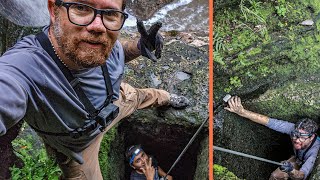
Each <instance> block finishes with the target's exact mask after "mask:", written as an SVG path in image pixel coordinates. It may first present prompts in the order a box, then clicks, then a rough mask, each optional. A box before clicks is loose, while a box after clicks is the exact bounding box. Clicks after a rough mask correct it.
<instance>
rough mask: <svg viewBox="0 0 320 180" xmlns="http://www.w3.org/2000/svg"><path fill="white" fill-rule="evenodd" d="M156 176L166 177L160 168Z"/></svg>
mask: <svg viewBox="0 0 320 180" xmlns="http://www.w3.org/2000/svg"><path fill="white" fill-rule="evenodd" d="M158 174H159V175H160V176H163V177H164V176H165V175H166V173H165V172H164V171H163V170H162V169H161V167H160V166H158Z"/></svg>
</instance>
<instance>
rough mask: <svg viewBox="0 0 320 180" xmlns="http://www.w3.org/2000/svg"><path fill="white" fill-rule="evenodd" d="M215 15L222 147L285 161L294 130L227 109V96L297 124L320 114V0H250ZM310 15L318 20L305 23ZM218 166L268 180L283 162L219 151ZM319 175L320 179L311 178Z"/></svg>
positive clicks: (217, 113) (217, 108)
mask: <svg viewBox="0 0 320 180" xmlns="http://www.w3.org/2000/svg"><path fill="white" fill-rule="evenodd" d="M228 2H230V3H231V4H232V5H230V6H224V7H221V8H218V9H217V11H216V12H215V40H214V41H215V65H214V68H215V72H214V73H215V77H214V80H215V82H214V83H215V97H214V101H215V122H214V123H215V142H214V143H215V145H217V146H221V147H224V148H227V149H232V150H235V151H240V152H243V153H247V154H251V155H255V156H258V157H263V158H267V159H271V160H274V161H281V160H285V159H287V158H288V157H289V156H290V154H291V153H292V145H291V142H290V138H289V137H288V136H287V135H282V134H280V133H277V132H274V131H272V130H270V129H268V128H266V127H263V126H261V125H258V124H255V123H253V122H250V121H248V120H246V119H244V118H241V117H239V116H237V115H235V114H232V113H229V112H227V111H225V110H224V109H223V106H224V105H223V102H222V98H223V97H224V96H225V95H226V94H227V93H229V94H232V95H238V96H240V97H241V98H242V100H243V104H244V107H245V108H247V109H249V110H251V111H255V112H258V113H261V114H265V115H268V116H270V117H273V118H277V119H284V120H287V121H290V122H293V123H294V122H296V121H298V120H299V119H300V118H302V117H310V118H312V119H314V120H315V121H316V122H319V117H320V113H319V110H320V91H319V87H320V75H319V72H320V68H319V66H320V58H319V55H320V54H319V52H320V51H319V50H320V42H319V40H320V39H319V37H320V36H319V35H320V26H319V24H320V19H319V17H320V14H319V13H320V3H319V1H312V0H310V1H293V0H285V1H257V0H250V1H249V0H243V1H240V2H239V3H238V4H235V3H232V1H228ZM305 20H310V22H311V21H312V22H313V25H302V24H301V23H302V22H303V21H305ZM215 163H217V164H221V165H223V166H225V167H227V168H228V169H229V170H230V171H232V172H234V173H235V174H236V175H237V176H238V177H239V178H245V179H257V178H258V179H268V177H269V175H270V173H271V172H272V171H273V170H274V169H275V168H277V166H276V165H271V164H268V163H263V162H260V161H256V160H252V159H248V158H243V157H239V156H236V155H230V154H226V153H223V152H218V151H215ZM312 178H315V177H314V176H312Z"/></svg>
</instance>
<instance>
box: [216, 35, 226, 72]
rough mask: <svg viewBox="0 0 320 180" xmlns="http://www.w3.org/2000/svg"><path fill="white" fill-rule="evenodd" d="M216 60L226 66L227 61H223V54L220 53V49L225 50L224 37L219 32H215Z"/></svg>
mask: <svg viewBox="0 0 320 180" xmlns="http://www.w3.org/2000/svg"><path fill="white" fill-rule="evenodd" d="M213 43H214V54H213V55H214V62H215V63H218V64H220V65H222V66H225V65H226V64H225V62H224V61H223V58H222V56H221V55H220V53H219V51H221V50H225V49H226V48H225V46H224V42H223V38H221V37H220V36H219V35H218V33H217V32H215V33H214V41H213Z"/></svg>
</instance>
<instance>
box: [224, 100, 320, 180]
mask: <svg viewBox="0 0 320 180" xmlns="http://www.w3.org/2000/svg"><path fill="white" fill-rule="evenodd" d="M227 102H228V106H227V107H225V108H224V109H225V110H228V111H230V112H233V113H236V114H238V115H239V116H242V117H245V118H247V119H249V120H251V121H253V122H255V123H258V124H262V125H264V126H267V127H268V128H270V129H272V130H275V131H278V132H281V133H285V134H288V135H290V137H291V141H292V144H293V149H294V153H295V155H294V156H292V157H290V158H289V159H288V160H286V161H284V162H283V163H282V165H281V166H280V167H279V168H277V169H276V170H275V171H273V172H272V173H271V176H270V178H269V179H270V180H277V179H288V178H291V179H307V177H308V176H309V175H310V173H311V171H312V169H313V166H314V163H315V161H316V158H317V154H318V150H319V147H320V141H317V134H316V131H317V130H318V125H317V123H316V122H315V121H313V120H311V119H309V118H304V119H301V120H299V121H298V122H297V123H295V124H294V123H291V122H288V121H283V120H278V119H274V118H270V117H268V116H265V115H262V114H258V113H255V112H252V111H249V110H246V109H245V108H244V107H243V106H242V104H241V99H240V97H237V96H233V97H231V98H230V99H229V100H228V101H227Z"/></svg>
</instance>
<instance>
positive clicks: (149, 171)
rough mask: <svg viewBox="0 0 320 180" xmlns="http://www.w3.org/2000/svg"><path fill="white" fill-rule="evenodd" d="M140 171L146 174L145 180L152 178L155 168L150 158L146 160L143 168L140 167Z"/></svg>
mask: <svg viewBox="0 0 320 180" xmlns="http://www.w3.org/2000/svg"><path fill="white" fill-rule="evenodd" d="M141 171H142V172H143V174H144V175H145V176H146V178H147V180H153V178H154V174H155V173H156V170H155V169H154V167H152V158H149V159H148V160H147V162H146V166H145V168H141Z"/></svg>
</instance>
